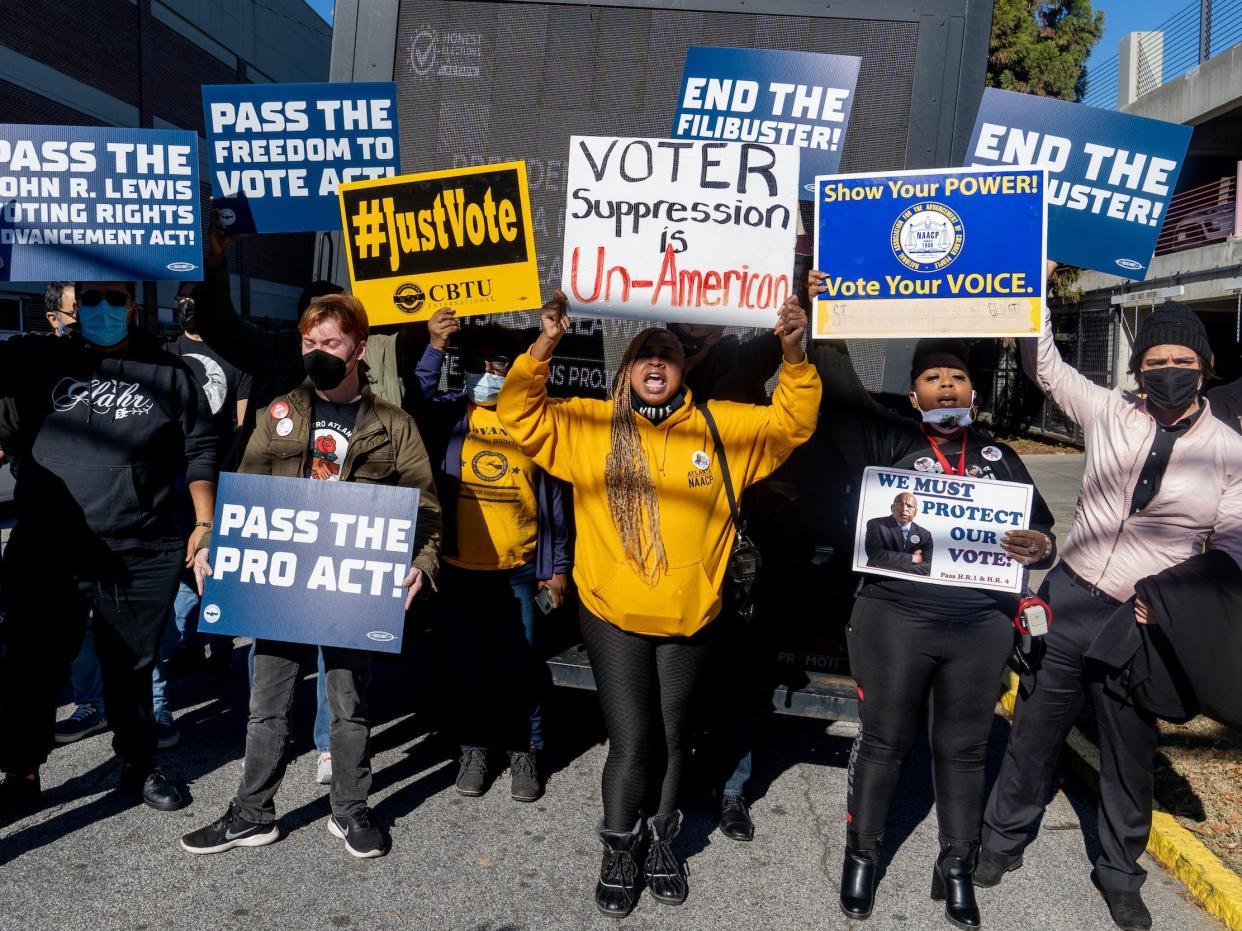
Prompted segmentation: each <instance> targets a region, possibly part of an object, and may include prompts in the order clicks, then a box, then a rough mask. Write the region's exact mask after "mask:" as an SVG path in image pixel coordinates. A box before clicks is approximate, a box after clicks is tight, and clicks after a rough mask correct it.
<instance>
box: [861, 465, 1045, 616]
mask: <svg viewBox="0 0 1242 931" xmlns="http://www.w3.org/2000/svg"><path fill="white" fill-rule="evenodd" d="M989 449H995V447H986V448H985V449H984V450H983V455H984V457H985V458H987V457H988V450H989ZM996 456H997V458H999V457H1000V451H999V450H996ZM915 465H916V466H920V465H922V463H915ZM927 465H928V467H929V471H927V472H912V471H907V470H904V469H885V468H879V467H877V466H870V467H868V468H867V469H866V470H865V471H864V472H863V481H862V487H861V495H860V497H859V502H858V521H857V530H856V531H855V540H854V571H855V572H864V573H868V574H871V575H883V576H888V577H890V578H895V579H905V580H906V581H909V582H928V583H934V584H937V585H953V586H957V587H965V588H986V589H991V590H993V591H998V592H1012V593H1014V594H1020V593H1021V591H1022V584H1023V581H1024V576H1023V572H1024V567H1023V566H1022V564H1021V563H1019V562H1017V561H1016V560H1013V559H1010V558H1009V555H1008V554H1007V553H1006V552H1005V551H1004V549H1002V548H1001V545H1000V544H1001V539H1002V538H1003V537H1004V535H1005V534H1006V533H1008V532H1009V531H1010V530H1026V529H1028V528H1029V526H1030V519H1031V504H1032V501H1033V499H1034V489H1033V488H1032V486H1030V485H1024V484H1021V483H1019V482H996V481H991V480H977V479H969V478H961V477H957V476H950V475H944V474H942V473H941V474H935V473H932V472H931V471H930V467H931V466H933V465H934V462H933V461H932V460H931V458H930V457H928V459H927Z"/></svg>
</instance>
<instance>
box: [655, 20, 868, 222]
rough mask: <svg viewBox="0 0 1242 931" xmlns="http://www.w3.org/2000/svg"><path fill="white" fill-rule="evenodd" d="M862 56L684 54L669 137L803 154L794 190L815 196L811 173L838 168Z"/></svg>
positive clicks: (694, 50)
mask: <svg viewBox="0 0 1242 931" xmlns="http://www.w3.org/2000/svg"><path fill="white" fill-rule="evenodd" d="M861 61H862V59H860V58H855V57H854V56H852V55H824V54H819V53H816V52H782V51H772V50H768V49H744V48H709V47H707V46H699V45H695V46H691V47H690V48H689V49H687V50H686V68H685V71H684V72H683V73H682V77H681V94H680V95H679V96H678V98H677V113H676V114H675V115H674V117H673V135H674V136H675V137H679V138H683V139H718V140H721V141H725V142H762V143H766V144H772V143H777V144H781V145H792V146H797V147H798V148H799V149H801V150H802V152H801V156H802V170H801V173H800V176H799V179H798V189H799V191H800V192H801V199H802V200H810V199H811V197H812V196H814V191H815V176H816V175H826V174H832V173H833V172H835V171H836V170H837V168H838V167H839V166H840V164H841V150H842V147H843V146H844V145H845V131H846V128H847V127H848V126H849V120H850V110H851V109H852V108H853V106H854V86H855V85H856V84H857V83H858V66H859V64H860V63H861Z"/></svg>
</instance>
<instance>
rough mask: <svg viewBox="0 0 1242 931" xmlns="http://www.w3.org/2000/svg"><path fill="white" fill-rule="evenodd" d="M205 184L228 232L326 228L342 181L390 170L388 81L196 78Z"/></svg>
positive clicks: (332, 221) (392, 107)
mask: <svg viewBox="0 0 1242 931" xmlns="http://www.w3.org/2000/svg"><path fill="white" fill-rule="evenodd" d="M203 116H204V121H205V123H206V125H207V151H208V154H209V156H210V161H211V192H212V195H213V197H214V205H215V207H216V209H217V210H219V212H220V225H221V226H223V227H224V228H225V229H226V230H227V231H229V232H231V233H253V232H260V233H294V232H314V231H318V230H336V229H338V228H339V226H340V220H341V216H340V208H339V205H338V201H337V193H338V189H339V187H340V185H341V184H343V183H345V182H347V181H363V180H367V179H372V178H387V177H392V176H393V175H396V174H397V173H398V170H399V167H400V140H399V137H398V134H397V86H396V84H394V83H392V82H391V81H389V82H387V83H385V82H373V83H371V82H368V83H354V84H214V85H204V86H203Z"/></svg>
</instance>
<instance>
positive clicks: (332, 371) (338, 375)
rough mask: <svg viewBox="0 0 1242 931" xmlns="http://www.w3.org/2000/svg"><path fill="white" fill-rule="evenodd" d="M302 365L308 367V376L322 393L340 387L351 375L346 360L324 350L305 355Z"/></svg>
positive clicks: (316, 350) (315, 350)
mask: <svg viewBox="0 0 1242 931" xmlns="http://www.w3.org/2000/svg"><path fill="white" fill-rule="evenodd" d="M302 364H303V365H304V366H306V374H307V375H309V376H310V380H311V384H313V385H314V386H315V387H316V388H318V389H319V390H320V391H331V390H332V389H333V388H336V387H338V386H339V385H340V384H341V382H343V381H344V380H345V376H346V375H348V374H349V366H348V365H346V364H345V360H344V359H342V358H341V357H340V356H334V355H332V353H330V352H324V351H323V350H322V349H312V350H311V351H310V352H306V353H303V354H302Z"/></svg>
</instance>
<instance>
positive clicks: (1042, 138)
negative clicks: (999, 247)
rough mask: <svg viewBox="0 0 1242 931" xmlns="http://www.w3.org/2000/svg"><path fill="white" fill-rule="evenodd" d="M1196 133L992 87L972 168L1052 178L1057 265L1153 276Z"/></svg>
mask: <svg viewBox="0 0 1242 931" xmlns="http://www.w3.org/2000/svg"><path fill="white" fill-rule="evenodd" d="M1192 131H1193V130H1192V129H1191V127H1189V126H1180V125H1178V124H1176V123H1167V122H1165V121H1164V120H1152V119H1147V118H1146V117H1141V116H1132V115H1130V114H1128V113H1114V112H1112V111H1111V110H1100V109H1097V108H1095V107H1087V106H1084V105H1083V104H1079V103H1070V102H1068V101H1065V100H1054V99H1052V98H1049V97H1036V96H1034V95H1033V94H1018V93H1014V92H1013V91H1003V90H997V89H995V88H988V89H987V90H985V91H984V92H983V102H982V103H981V104H980V105H979V115H978V117H977V118H976V120H975V128H974V133H973V135H972V136H971V140H970V148H969V150H968V151H969V153H970V154H969V155H968V156H967V161H968V162H969V163H970V164H973V165H1020V166H1031V167H1034V168H1041V169H1044V170H1046V171H1047V172H1048V257H1049V258H1051V259H1054V260H1056V261H1058V262H1063V263H1066V264H1069V265H1078V266H1081V267H1083V268H1090V269H1094V270H1096V271H1100V272H1108V273H1109V274H1113V275H1120V276H1121V277H1123V278H1129V279H1131V280H1133V281H1142V280H1143V279H1144V278H1145V277H1147V270H1148V266H1149V265H1150V263H1151V257H1152V253H1153V252H1154V251H1155V248H1156V239H1157V237H1159V235H1160V229H1161V227H1162V226H1163V225H1164V220H1165V216H1166V214H1167V212H1168V205H1169V200H1170V199H1171V198H1172V196H1173V191H1174V189H1175V188H1176V187H1177V177H1178V174H1179V173H1180V172H1181V169H1182V163H1183V162H1184V161H1185V158H1186V149H1187V147H1188V146H1189V145H1190V136H1191V133H1192Z"/></svg>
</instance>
